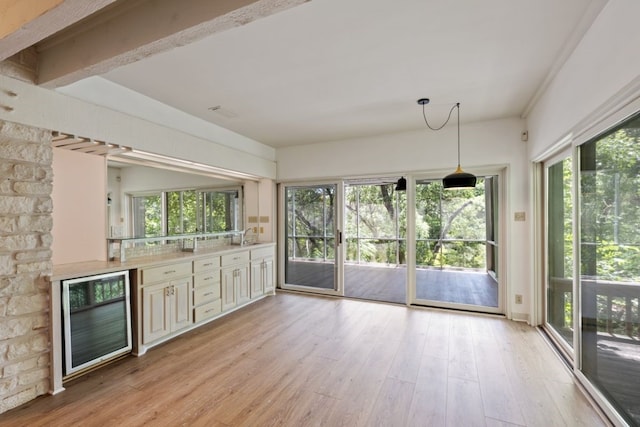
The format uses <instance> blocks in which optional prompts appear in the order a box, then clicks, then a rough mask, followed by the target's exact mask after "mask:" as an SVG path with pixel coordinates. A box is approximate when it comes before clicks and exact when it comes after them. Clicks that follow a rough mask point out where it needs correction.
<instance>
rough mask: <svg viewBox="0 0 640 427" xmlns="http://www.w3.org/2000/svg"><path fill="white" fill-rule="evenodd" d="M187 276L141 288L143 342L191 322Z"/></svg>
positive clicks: (189, 288) (189, 279)
mask: <svg viewBox="0 0 640 427" xmlns="http://www.w3.org/2000/svg"><path fill="white" fill-rule="evenodd" d="M190 296H191V278H188V279H182V280H175V281H171V282H169V283H158V284H156V285H149V286H145V287H144V288H143V289H142V301H143V304H144V307H143V318H142V326H143V330H142V335H143V343H144V344H147V343H149V342H152V341H155V340H157V339H158V338H162V337H163V336H165V335H168V334H170V333H171V332H174V331H177V330H180V329H182V328H184V327H185V326H188V325H190V324H191V323H192V322H191V298H190Z"/></svg>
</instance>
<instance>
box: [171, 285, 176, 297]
mask: <svg viewBox="0 0 640 427" xmlns="http://www.w3.org/2000/svg"><path fill="white" fill-rule="evenodd" d="M175 294H176V287H175V286H173V285H172V286H171V295H175Z"/></svg>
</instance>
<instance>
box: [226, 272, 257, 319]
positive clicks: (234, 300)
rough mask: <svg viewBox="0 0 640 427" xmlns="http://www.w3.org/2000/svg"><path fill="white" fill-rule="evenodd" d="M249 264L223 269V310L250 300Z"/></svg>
mask: <svg viewBox="0 0 640 427" xmlns="http://www.w3.org/2000/svg"><path fill="white" fill-rule="evenodd" d="M249 296H250V293H249V265H248V264H243V265H237V266H232V267H225V268H223V269H222V311H226V310H229V309H231V308H233V307H235V306H237V305H238V304H242V303H244V302H247V301H249Z"/></svg>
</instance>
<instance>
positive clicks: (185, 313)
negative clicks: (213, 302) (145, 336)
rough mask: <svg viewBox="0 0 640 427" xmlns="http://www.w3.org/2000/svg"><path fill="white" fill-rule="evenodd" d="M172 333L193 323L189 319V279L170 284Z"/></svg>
mask: <svg viewBox="0 0 640 427" xmlns="http://www.w3.org/2000/svg"><path fill="white" fill-rule="evenodd" d="M171 285H172V286H171V297H172V301H171V308H172V310H171V311H172V313H171V315H172V318H171V320H172V329H171V330H172V331H177V330H178V329H182V328H184V327H185V326H189V325H190V324H191V323H193V321H192V318H191V279H182V280H180V281H178V280H176V281H175V282H172V283H171Z"/></svg>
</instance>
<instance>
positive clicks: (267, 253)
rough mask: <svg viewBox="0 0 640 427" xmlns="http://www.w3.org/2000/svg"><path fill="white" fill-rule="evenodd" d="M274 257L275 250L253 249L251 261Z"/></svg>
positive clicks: (269, 248)
mask: <svg viewBox="0 0 640 427" xmlns="http://www.w3.org/2000/svg"><path fill="white" fill-rule="evenodd" d="M272 256H273V248H272V247H268V248H259V249H251V259H259V258H268V257H272Z"/></svg>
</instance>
